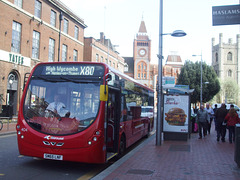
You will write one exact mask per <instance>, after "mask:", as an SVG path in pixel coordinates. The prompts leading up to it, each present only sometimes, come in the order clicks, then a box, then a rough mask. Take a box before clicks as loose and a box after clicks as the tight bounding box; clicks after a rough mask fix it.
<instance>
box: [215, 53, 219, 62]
mask: <svg viewBox="0 0 240 180" xmlns="http://www.w3.org/2000/svg"><path fill="white" fill-rule="evenodd" d="M215 57H216V62H218V53H216V54H215Z"/></svg>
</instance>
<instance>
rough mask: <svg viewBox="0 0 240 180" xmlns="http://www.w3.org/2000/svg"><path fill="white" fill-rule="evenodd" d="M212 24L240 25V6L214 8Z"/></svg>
mask: <svg viewBox="0 0 240 180" xmlns="http://www.w3.org/2000/svg"><path fill="white" fill-rule="evenodd" d="M212 24H213V26H219V25H234V24H240V5H230V6H213V7H212Z"/></svg>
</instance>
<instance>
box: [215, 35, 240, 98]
mask: <svg viewBox="0 0 240 180" xmlns="http://www.w3.org/2000/svg"><path fill="white" fill-rule="evenodd" d="M212 66H213V68H214V70H215V72H216V74H217V76H218V77H219V79H220V80H221V81H224V80H225V79H227V78H231V79H233V80H234V81H236V83H237V84H238V86H239V87H240V34H238V35H237V36H236V43H233V41H232V39H229V40H228V42H227V43H225V42H223V34H222V33H220V34H219V44H215V38H212ZM224 98H225V97H222V101H223V102H224V100H225V99H224Z"/></svg>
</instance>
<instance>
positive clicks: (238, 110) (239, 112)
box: [212, 104, 240, 118]
mask: <svg viewBox="0 0 240 180" xmlns="http://www.w3.org/2000/svg"><path fill="white" fill-rule="evenodd" d="M221 105H222V104H217V108H220V107H221ZM225 105H226V109H227V110H229V109H230V105H231V104H225ZM233 105H234V109H235V110H236V111H237V113H238V117H239V118H240V109H239V107H238V106H237V105H236V104H233ZM212 108H215V104H213V105H212Z"/></svg>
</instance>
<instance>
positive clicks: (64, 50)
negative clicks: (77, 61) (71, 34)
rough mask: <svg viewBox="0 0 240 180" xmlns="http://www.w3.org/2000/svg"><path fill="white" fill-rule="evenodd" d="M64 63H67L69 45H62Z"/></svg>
mask: <svg viewBox="0 0 240 180" xmlns="http://www.w3.org/2000/svg"><path fill="white" fill-rule="evenodd" d="M62 61H67V45H65V44H63V45H62Z"/></svg>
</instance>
